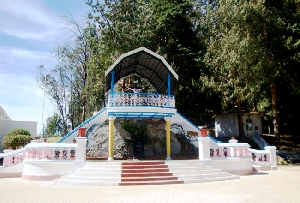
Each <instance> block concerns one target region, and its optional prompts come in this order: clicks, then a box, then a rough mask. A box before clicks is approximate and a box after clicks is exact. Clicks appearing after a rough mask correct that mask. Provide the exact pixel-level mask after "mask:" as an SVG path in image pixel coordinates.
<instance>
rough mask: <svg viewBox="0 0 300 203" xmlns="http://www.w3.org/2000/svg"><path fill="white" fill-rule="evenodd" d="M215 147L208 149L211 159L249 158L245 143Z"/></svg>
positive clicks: (221, 144)
mask: <svg viewBox="0 0 300 203" xmlns="http://www.w3.org/2000/svg"><path fill="white" fill-rule="evenodd" d="M217 145H218V146H217V147H216V146H215V147H211V148H210V157H211V159H214V158H230V157H249V156H251V153H250V151H249V145H248V144H247V143H217Z"/></svg>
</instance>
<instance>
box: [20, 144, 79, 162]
mask: <svg viewBox="0 0 300 203" xmlns="http://www.w3.org/2000/svg"><path fill="white" fill-rule="evenodd" d="M76 149H77V144H65V143H30V144H28V145H26V146H25V155H24V157H25V158H24V159H26V160H73V159H74V160H75V157H76Z"/></svg>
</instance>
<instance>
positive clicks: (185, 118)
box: [177, 112, 200, 130]
mask: <svg viewBox="0 0 300 203" xmlns="http://www.w3.org/2000/svg"><path fill="white" fill-rule="evenodd" d="M177 113H178V115H179V116H181V117H182V118H183V119H185V120H186V121H187V122H188V123H190V124H191V125H193V126H194V127H195V128H197V129H199V128H198V126H196V125H195V124H194V123H192V122H191V121H190V120H188V119H187V118H186V117H184V116H183V115H182V114H180V113H179V112H177ZM199 130H200V129H199Z"/></svg>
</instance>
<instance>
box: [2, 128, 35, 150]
mask: <svg viewBox="0 0 300 203" xmlns="http://www.w3.org/2000/svg"><path fill="white" fill-rule="evenodd" d="M31 140H32V138H31V135H30V132H29V131H28V130H24V129H15V130H12V131H10V132H8V133H6V135H5V136H4V138H3V140H2V148H3V149H9V148H10V147H11V148H12V149H17V148H18V147H22V146H24V145H26V144H28V143H29V142H30V141H31Z"/></svg>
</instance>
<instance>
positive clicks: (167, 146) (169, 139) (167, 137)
mask: <svg viewBox="0 0 300 203" xmlns="http://www.w3.org/2000/svg"><path fill="white" fill-rule="evenodd" d="M170 120H171V117H165V121H166V148H167V158H166V160H171V130H170V129H171V127H170V126H171V125H170Z"/></svg>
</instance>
